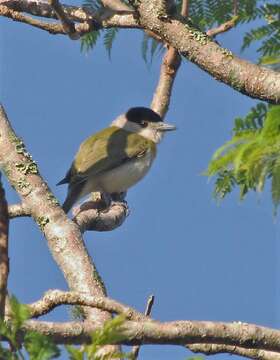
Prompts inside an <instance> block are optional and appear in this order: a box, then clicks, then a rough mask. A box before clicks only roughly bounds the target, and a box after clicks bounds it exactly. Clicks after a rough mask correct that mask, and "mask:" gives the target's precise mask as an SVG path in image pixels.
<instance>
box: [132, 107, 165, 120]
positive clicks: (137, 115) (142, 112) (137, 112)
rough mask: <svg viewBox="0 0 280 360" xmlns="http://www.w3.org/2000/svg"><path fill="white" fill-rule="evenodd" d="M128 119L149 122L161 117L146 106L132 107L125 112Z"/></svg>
mask: <svg viewBox="0 0 280 360" xmlns="http://www.w3.org/2000/svg"><path fill="white" fill-rule="evenodd" d="M125 115H126V118H127V120H128V121H132V122H135V123H138V124H140V123H141V122H142V121H143V120H146V121H150V122H159V121H162V118H161V117H160V116H159V114H157V113H156V112H154V111H153V110H152V109H149V108H146V107H141V106H139V107H133V108H131V109H129V110H128V112H127V113H126V114H125Z"/></svg>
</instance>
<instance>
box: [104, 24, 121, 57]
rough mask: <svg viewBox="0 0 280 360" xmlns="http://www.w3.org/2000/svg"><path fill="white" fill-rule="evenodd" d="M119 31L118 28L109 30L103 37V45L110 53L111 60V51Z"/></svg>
mask: <svg viewBox="0 0 280 360" xmlns="http://www.w3.org/2000/svg"><path fill="white" fill-rule="evenodd" d="M118 31H119V29H118V28H111V29H107V30H105V33H104V36H103V43H104V46H105V49H106V50H107V52H108V56H109V59H111V50H112V46H113V42H114V40H115V38H116V35H117V33H118Z"/></svg>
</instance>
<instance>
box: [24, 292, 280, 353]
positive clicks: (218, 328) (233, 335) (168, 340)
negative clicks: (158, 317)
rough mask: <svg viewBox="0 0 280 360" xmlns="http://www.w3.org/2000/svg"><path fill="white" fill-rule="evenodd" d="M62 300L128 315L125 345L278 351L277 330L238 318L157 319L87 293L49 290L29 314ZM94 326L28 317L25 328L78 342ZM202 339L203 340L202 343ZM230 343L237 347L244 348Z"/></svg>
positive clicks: (58, 339)
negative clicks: (222, 320) (230, 319)
mask: <svg viewBox="0 0 280 360" xmlns="http://www.w3.org/2000/svg"><path fill="white" fill-rule="evenodd" d="M62 304H68V305H70V304H71V305H82V306H93V307H97V308H98V309H103V310H106V311H109V312H111V313H115V314H123V315H125V317H126V319H128V320H127V321H126V322H125V326H124V328H123V330H124V335H125V337H126V339H125V340H124V341H122V343H124V344H127V345H135V344H138V345H140V344H173V345H184V346H187V347H188V348H189V349H190V350H192V351H194V352H206V351H208V352H209V353H211V354H212V353H213V354H214V353H215V352H229V353H236V354H237V353H238V352H239V353H238V354H240V355H241V351H244V355H243V356H245V351H247V353H248V354H250V356H251V357H252V356H261V355H265V356H270V354H267V353H264V352H261V351H254V349H258V350H259V349H261V350H267V351H273V352H280V331H279V330H274V329H269V328H266V327H262V326H257V325H254V324H247V323H241V322H234V323H222V322H211V321H174V322H165V323H160V322H158V321H155V320H151V319H148V318H147V317H146V316H145V315H143V314H141V313H140V312H138V311H137V310H135V309H133V308H131V307H129V306H127V305H123V304H121V303H119V302H117V301H116V300H113V299H109V298H104V297H95V296H91V295H89V294H81V293H76V292H64V291H60V290H50V291H48V292H47V293H46V294H45V295H44V297H43V298H42V299H40V300H39V301H36V302H34V303H32V304H29V308H30V311H31V315H32V317H38V316H41V315H43V314H46V313H47V312H49V311H51V310H52V309H53V308H54V307H56V306H59V305H62ZM151 304H152V302H150V303H149V307H148V310H146V313H147V314H148V312H149V311H150V308H151ZM96 326H100V324H99V325H97V324H96V323H88V322H86V323H76V322H71V323H49V322H40V321H27V322H26V325H25V326H24V328H25V329H32V330H36V331H39V332H41V333H44V334H48V335H51V336H52V337H53V338H54V340H55V341H56V342H57V343H71V342H74V343H76V344H81V343H83V342H88V341H90V338H91V337H90V335H91V333H92V331H94V330H96V328H97V327H96ZM202 339H203V343H201V340H202ZM186 344H187V345H186ZM233 347H240V348H242V349H244V350H242V349H239V348H236V349H234V348H233ZM246 356H247V355H246ZM252 358H254V357H252ZM256 358H257V357H256ZM260 359H261V357H260ZM264 359H265V360H267V359H270V358H269V357H267V358H264ZM276 359H277V358H276Z"/></svg>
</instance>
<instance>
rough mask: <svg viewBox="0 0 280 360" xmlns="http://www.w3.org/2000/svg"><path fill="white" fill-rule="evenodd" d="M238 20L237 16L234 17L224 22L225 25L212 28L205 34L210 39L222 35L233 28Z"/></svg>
mask: <svg viewBox="0 0 280 360" xmlns="http://www.w3.org/2000/svg"><path fill="white" fill-rule="evenodd" d="M237 20H238V16H234V17H233V18H232V19H231V20H229V21H226V22H225V23H223V24H221V25H219V26H217V27H215V28H213V29H209V30H208V31H207V32H206V34H207V35H208V36H211V37H215V36H216V35H218V34H221V33H224V32H226V31H228V30H230V29H232V28H234V27H235V25H236V23H237Z"/></svg>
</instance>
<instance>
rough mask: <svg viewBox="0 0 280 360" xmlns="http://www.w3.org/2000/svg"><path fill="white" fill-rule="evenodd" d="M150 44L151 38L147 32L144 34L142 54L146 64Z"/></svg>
mask: <svg viewBox="0 0 280 360" xmlns="http://www.w3.org/2000/svg"><path fill="white" fill-rule="evenodd" d="M148 44H149V36H148V35H147V34H146V33H145V32H143V40H142V47H141V54H142V58H143V60H144V61H145V63H147V53H148Z"/></svg>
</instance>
